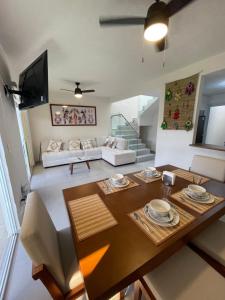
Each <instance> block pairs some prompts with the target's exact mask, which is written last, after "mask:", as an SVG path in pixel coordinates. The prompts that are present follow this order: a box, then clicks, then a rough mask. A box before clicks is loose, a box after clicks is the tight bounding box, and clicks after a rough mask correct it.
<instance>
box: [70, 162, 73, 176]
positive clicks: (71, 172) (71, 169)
mask: <svg viewBox="0 0 225 300" xmlns="http://www.w3.org/2000/svg"><path fill="white" fill-rule="evenodd" d="M72 174H73V163H71V164H70V175H72Z"/></svg>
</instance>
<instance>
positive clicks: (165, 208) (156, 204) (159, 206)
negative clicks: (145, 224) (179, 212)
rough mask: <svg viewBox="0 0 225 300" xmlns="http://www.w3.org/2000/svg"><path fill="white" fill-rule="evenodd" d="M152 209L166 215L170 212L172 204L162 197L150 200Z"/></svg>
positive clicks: (160, 214)
mask: <svg viewBox="0 0 225 300" xmlns="http://www.w3.org/2000/svg"><path fill="white" fill-rule="evenodd" d="M149 206H150V209H151V210H152V211H153V212H154V213H155V214H157V215H159V216H162V217H165V216H167V215H168V214H169V212H170V210H171V206H170V204H169V203H168V202H166V201H164V200H161V199H154V200H152V201H150V202H149Z"/></svg>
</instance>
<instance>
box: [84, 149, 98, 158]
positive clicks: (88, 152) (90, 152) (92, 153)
mask: <svg viewBox="0 0 225 300" xmlns="http://www.w3.org/2000/svg"><path fill="white" fill-rule="evenodd" d="M83 151H84V156H85V157H87V158H89V159H100V158H102V149H101V147H95V148H91V149H85V150H83Z"/></svg>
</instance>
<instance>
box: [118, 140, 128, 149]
mask: <svg viewBox="0 0 225 300" xmlns="http://www.w3.org/2000/svg"><path fill="white" fill-rule="evenodd" d="M116 149H119V150H127V149H128V140H126V139H123V138H116Z"/></svg>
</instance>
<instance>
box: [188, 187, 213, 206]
mask: <svg viewBox="0 0 225 300" xmlns="http://www.w3.org/2000/svg"><path fill="white" fill-rule="evenodd" d="M184 190H185V189H184ZM184 190H183V194H184V196H185V197H186V198H187V199H188V200H190V201H193V202H198V203H201V204H212V203H214V202H215V199H214V197H213V196H212V195H211V194H209V193H208V195H209V198H208V199H207V200H202V199H201V200H200V199H199V198H193V197H191V196H189V195H188V194H186V193H185V191H184Z"/></svg>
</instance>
